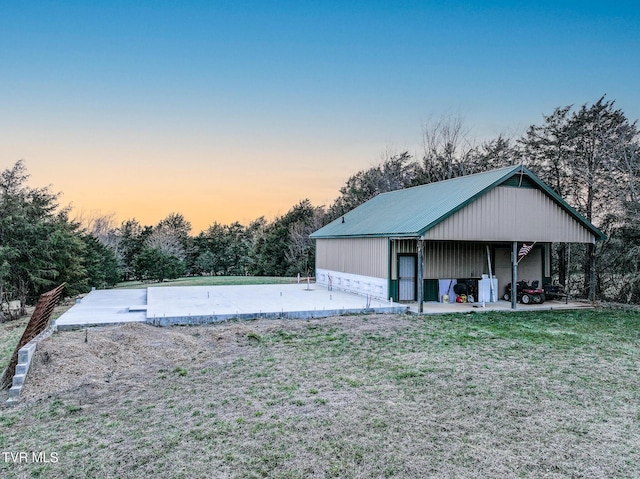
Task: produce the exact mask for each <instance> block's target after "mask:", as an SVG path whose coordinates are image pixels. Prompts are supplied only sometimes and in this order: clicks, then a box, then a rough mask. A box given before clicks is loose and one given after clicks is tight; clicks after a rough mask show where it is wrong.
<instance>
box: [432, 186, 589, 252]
mask: <svg viewBox="0 0 640 479" xmlns="http://www.w3.org/2000/svg"><path fill="white" fill-rule="evenodd" d="M425 239H430V240H454V241H537V242H567V243H593V242H595V237H594V236H593V234H592V233H590V232H589V231H588V230H587V229H586V228H584V227H583V226H582V225H581V224H580V223H578V222H577V221H576V220H575V219H573V218H572V217H571V216H570V215H569V214H568V213H567V212H566V211H564V210H563V209H562V208H560V207H559V206H558V205H557V204H556V203H555V202H554V201H553V200H552V199H551V198H549V197H548V196H547V195H546V194H544V193H543V192H542V191H540V190H538V189H532V188H512V187H503V186H501V187H497V188H494V189H493V190H491V191H489V192H487V193H486V194H485V195H483V196H482V197H480V198H478V199H477V200H476V201H474V202H473V203H471V204H469V205H467V206H465V207H464V208H462V209H461V210H460V211H458V212H456V213H454V214H453V215H452V216H450V217H449V218H447V219H446V220H444V221H443V222H442V223H440V224H438V225H436V226H434V227H433V228H431V229H430V230H428V231H427V232H426V233H425Z"/></svg>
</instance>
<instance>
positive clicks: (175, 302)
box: [55, 284, 407, 329]
mask: <svg viewBox="0 0 640 479" xmlns="http://www.w3.org/2000/svg"><path fill="white" fill-rule="evenodd" d="M406 310H407V306H406V305H401V304H398V303H391V302H388V301H379V300H374V299H371V300H370V301H369V303H367V298H366V297H364V296H360V295H357V294H351V293H345V292H343V291H327V289H326V287H321V286H317V285H315V284H311V285H310V286H307V285H306V284H293V285H290V284H285V285H255V286H251V285H249V286H248V285H242V286H165V287H161V288H160V287H149V288H146V289H135V290H133V289H132V290H99V291H92V292H91V293H89V294H88V295H87V296H85V298H83V299H82V301H81V302H80V303H78V304H76V305H74V306H73V307H72V308H71V309H70V310H69V311H67V312H66V313H65V314H63V315H62V316H60V318H58V319H57V320H56V322H55V325H56V327H57V328H58V329H71V328H79V327H86V326H97V325H105V324H115V323H122V322H131V321H147V322H149V323H151V324H155V325H158V326H166V325H170V324H200V323H210V322H216V321H224V320H226V319H232V318H238V319H253V318H268V319H273V318H312V317H314V318H317V317H326V316H334V315H339V314H354V313H362V312H375V313H400V312H403V311H406Z"/></svg>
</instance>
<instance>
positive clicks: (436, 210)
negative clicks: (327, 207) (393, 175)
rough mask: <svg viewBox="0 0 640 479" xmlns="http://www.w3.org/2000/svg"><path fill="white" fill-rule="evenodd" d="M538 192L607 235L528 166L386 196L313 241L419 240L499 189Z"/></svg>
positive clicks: (331, 225)
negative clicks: (457, 213) (396, 238)
mask: <svg viewBox="0 0 640 479" xmlns="http://www.w3.org/2000/svg"><path fill="white" fill-rule="evenodd" d="M501 184H504V185H505V186H514V187H518V186H519V187H525V188H538V189H540V190H541V191H543V192H544V193H545V194H546V195H548V196H549V197H551V198H552V199H553V201H555V202H556V203H557V204H558V205H559V206H560V207H561V208H562V209H563V210H565V211H566V212H567V213H569V214H570V215H571V216H572V217H574V219H576V220H577V221H578V222H580V223H581V224H582V225H583V226H584V227H585V228H587V229H588V230H589V231H591V232H592V233H593V235H594V236H595V237H596V238H597V239H603V238H604V235H603V234H602V232H600V231H599V230H598V229H597V228H596V227H595V226H593V225H592V224H591V223H590V222H588V221H587V220H586V219H584V218H583V217H582V216H581V215H580V214H579V213H578V212H577V211H576V210H575V209H573V208H572V207H571V206H570V205H568V204H567V203H566V202H565V201H564V200H563V199H562V198H560V196H558V195H557V194H556V193H555V192H554V191H553V190H551V188H549V187H548V186H547V185H546V184H544V183H543V182H542V181H541V180H540V179H539V178H538V177H537V176H535V175H534V174H533V173H532V172H531V171H529V170H528V169H527V168H525V167H524V166H510V167H506V168H499V169H496V170H491V171H487V172H484V173H477V174H474V175H468V176H461V177H458V178H453V179H451V180H446V181H439V182H437V183H429V184H427V185H422V186H416V187H413V188H406V189H403V190H396V191H392V192H388V193H382V194H380V195H378V196H376V197H374V198H372V199H370V200H369V201H367V202H365V203H363V204H362V205H360V206H358V207H357V208H355V209H353V210H351V211H349V212H348V213H346V214H345V215H344V216H342V217H341V218H338V219H336V220H334V221H333V222H331V223H329V224H328V225H326V226H324V227H323V228H321V229H319V230H318V231H316V232H315V233H313V234H312V235H311V237H312V238H340V237H354V236H358V237H367V236H393V237H417V236H422V235H423V234H424V233H425V232H426V231H428V230H429V229H430V228H432V227H434V226H435V225H437V224H439V223H440V222H442V221H444V220H445V219H446V218H448V217H450V216H451V215H453V214H454V213H455V212H457V211H459V210H460V209H462V208H464V207H465V206H466V205H468V204H470V203H471V202H473V201H475V200H476V199H477V198H479V197H480V196H482V195H484V194H485V193H486V192H488V191H490V190H491V189H493V188H495V187H496V186H498V185H501Z"/></svg>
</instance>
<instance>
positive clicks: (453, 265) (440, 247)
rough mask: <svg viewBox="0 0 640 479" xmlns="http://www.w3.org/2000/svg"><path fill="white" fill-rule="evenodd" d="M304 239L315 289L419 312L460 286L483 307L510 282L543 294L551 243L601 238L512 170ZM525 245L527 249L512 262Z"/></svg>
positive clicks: (369, 205)
mask: <svg viewBox="0 0 640 479" xmlns="http://www.w3.org/2000/svg"><path fill="white" fill-rule="evenodd" d="M311 237H312V238H314V239H315V240H316V281H317V283H319V284H323V285H326V286H327V287H331V288H336V289H340V290H345V291H352V292H355V293H359V294H364V295H371V296H373V297H376V298H392V299H393V300H395V301H418V302H419V303H420V309H421V308H422V302H423V301H441V300H442V298H443V296H445V295H447V296H449V295H452V294H454V293H453V292H452V287H453V285H455V284H456V283H460V282H469V284H472V283H473V284H475V285H476V294H477V295H478V296H483V297H477V298H475V299H476V300H480V301H484V300H487V301H492V300H497V298H499V297H501V296H502V292H503V291H504V287H505V285H506V284H507V283H511V282H515V280H521V279H526V280H528V281H538V282H539V284H540V285H542V284H545V283H546V282H549V281H550V280H551V248H550V245H551V243H553V242H564V243H595V242H596V241H598V240H602V239H604V238H605V235H604V234H603V233H602V232H601V231H600V230H598V229H597V228H596V227H595V226H594V225H593V224H591V223H590V222H589V221H587V220H586V219H585V218H584V217H583V216H581V215H580V214H579V213H578V212H577V211H576V210H575V209H574V208H572V207H571V206H570V205H569V204H567V202H565V201H564V200H563V199H562V198H561V197H560V196H558V195H557V194H556V193H555V192H554V191H553V190H552V189H551V188H550V187H548V186H547V185H546V184H545V183H544V182H542V181H541V180H540V179H539V178H538V177H537V176H535V175H534V174H533V173H532V172H531V171H530V170H528V169H527V168H525V167H524V166H511V167H507V168H500V169H497V170H492V171H488V172H485V173H478V174H475V175H468V176H463V177H459V178H454V179H451V180H447V181H441V182H437V183H431V184H428V185H423V186H417V187H414V188H407V189H403V190H397V191H393V192H389V193H383V194H380V195H378V196H376V197H375V198H372V199H371V200H369V201H367V202H366V203H364V204H362V205H360V206H359V207H357V208H355V209H353V210H352V211H350V212H348V213H347V214H345V215H344V216H342V217H340V218H338V219H336V220H335V221H333V222H331V223H329V224H328V225H326V226H324V227H323V228H321V229H319V230H318V231H316V232H315V233H313V234H312V235H311ZM523 245H526V246H531V245H533V248H531V250H530V251H529V253H528V254H527V255H526V256H524V257H522V258H521V259H520V261H518V253H517V252H516V251H519V250H520V248H521V247H522V246H523ZM418 278H422V281H420V280H418ZM487 284H488V285H489V286H488V287H489V290H487V288H486V287H487ZM487 291H489V292H487ZM487 295H488V298H485V297H484V296H487ZM513 306H514V307H515V301H514V302H513Z"/></svg>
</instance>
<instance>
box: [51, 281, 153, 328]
mask: <svg viewBox="0 0 640 479" xmlns="http://www.w3.org/2000/svg"><path fill="white" fill-rule="evenodd" d="M146 304H147V290H146V289H109V290H95V291H91V292H90V293H89V294H87V295H86V296H85V297H84V298H82V300H81V301H80V302H78V303H76V304H75V305H73V307H72V308H71V309H69V310H68V311H67V312H66V313H64V314H63V315H62V316H60V317H59V318H58V319H56V320H55V321H54V325H55V327H56V328H57V329H60V330H62V329H76V328H79V327H85V326H101V325H105V324H117V323H129V322H144V321H146V320H147V315H146V314H145V311H144V310H138V309H137V308H141V307H142V306H146Z"/></svg>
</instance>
